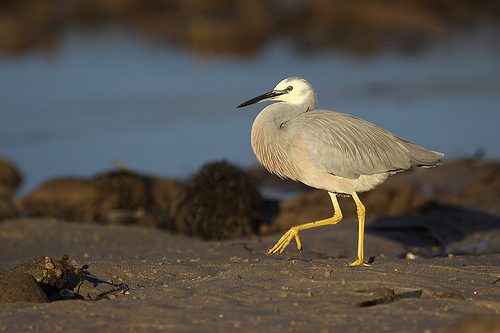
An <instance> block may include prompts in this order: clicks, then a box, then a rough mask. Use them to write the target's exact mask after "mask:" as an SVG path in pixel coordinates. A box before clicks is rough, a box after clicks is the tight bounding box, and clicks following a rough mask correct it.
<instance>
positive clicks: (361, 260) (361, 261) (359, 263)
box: [349, 258, 370, 267]
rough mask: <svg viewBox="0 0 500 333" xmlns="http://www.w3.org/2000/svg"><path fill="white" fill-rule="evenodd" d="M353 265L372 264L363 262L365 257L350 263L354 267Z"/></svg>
mask: <svg viewBox="0 0 500 333" xmlns="http://www.w3.org/2000/svg"><path fill="white" fill-rule="evenodd" d="M352 266H370V264H366V263H364V262H363V259H361V258H358V259H356V261H355V262H353V263H350V264H349V267H352Z"/></svg>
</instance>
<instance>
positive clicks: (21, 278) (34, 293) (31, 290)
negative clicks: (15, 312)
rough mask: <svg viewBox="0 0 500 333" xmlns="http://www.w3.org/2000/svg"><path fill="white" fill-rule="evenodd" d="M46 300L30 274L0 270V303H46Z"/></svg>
mask: <svg viewBox="0 0 500 333" xmlns="http://www.w3.org/2000/svg"><path fill="white" fill-rule="evenodd" d="M48 301H49V299H48V298H47V296H46V295H45V293H44V292H43V290H42V289H41V288H40V286H39V285H38V283H36V281H35V279H34V278H33V277H32V276H31V275H30V274H27V273H22V272H5V271H0V304H4V303H13V302H34V303H47V302H48Z"/></svg>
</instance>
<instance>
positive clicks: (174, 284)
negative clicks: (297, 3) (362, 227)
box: [0, 219, 500, 332]
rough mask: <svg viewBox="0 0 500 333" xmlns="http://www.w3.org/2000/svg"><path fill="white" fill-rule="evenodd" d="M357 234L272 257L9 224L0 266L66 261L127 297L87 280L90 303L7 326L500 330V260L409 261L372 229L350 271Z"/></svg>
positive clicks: (242, 244) (337, 230) (119, 230)
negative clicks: (362, 260) (365, 262)
mask: <svg viewBox="0 0 500 333" xmlns="http://www.w3.org/2000/svg"><path fill="white" fill-rule="evenodd" d="M370 222H371V221H369V223H370ZM356 229H357V223H356V221H355V220H354V219H346V220H345V221H343V222H341V223H340V224H338V225H337V226H335V227H325V228H318V229H312V230H309V231H308V232H303V233H302V235H301V236H302V237H301V240H302V242H303V244H304V252H303V253H302V254H299V253H298V252H297V249H296V248H295V244H294V243H293V244H291V246H289V247H288V248H287V249H286V251H285V252H284V253H283V254H282V255H281V256H271V255H267V254H266V250H267V249H268V248H269V247H270V246H271V245H273V244H274V242H275V241H276V240H277V237H278V236H279V235H269V236H265V237H254V238H252V239H241V240H233V241H222V242H217V241H202V240H199V239H196V238H188V237H185V236H182V235H173V234H170V233H168V232H164V231H158V230H155V229H149V228H141V227H133V226H118V225H117V226H113V225H112V226H102V225H96V224H80V223H70V222H65V221H59V220H51V219H13V220H8V221H5V222H3V223H0V237H1V239H2V241H1V242H0V253H2V256H1V261H0V267H1V268H3V269H10V268H11V267H13V266H16V265H18V264H20V263H22V262H24V261H26V260H27V259H30V258H33V257H39V256H50V257H51V258H57V259H59V258H60V257H61V256H62V255H63V254H68V256H69V257H70V260H69V261H70V262H71V263H72V264H73V265H74V266H75V267H84V268H85V270H86V272H87V273H89V274H91V275H93V276H97V277H99V278H102V279H106V280H110V281H112V282H114V283H116V284H119V283H125V284H126V285H127V286H128V287H129V290H128V291H126V292H124V291H117V292H111V293H109V294H107V295H106V297H104V298H103V299H101V300H98V301H94V300H91V299H94V298H96V296H98V295H99V294H100V293H103V292H109V291H113V290H114V289H116V287H114V286H111V285H108V284H105V283H92V282H91V281H83V282H82V283H81V284H80V285H79V286H78V287H76V288H74V291H75V292H77V293H78V295H81V296H82V297H83V298H84V299H83V300H65V301H56V302H52V303H46V304H36V303H9V304H3V305H0V331H1V330H4V331H5V330H8V331H39V330H51V331H62V330H64V331H68V330H69V331H89V330H92V331H98V332H110V331H113V332H119V331H134V332H135V331H158V330H166V331H191V332H201V331H222V332H234V331H236V330H238V331H244V332H252V331H259V332H262V331H264V330H267V331H309V332H313V331H314V332H322V331H324V332H332V331H350V332H356V331H396V332H398V331H399V332H401V331H405V332H437V331H439V330H441V329H445V328H447V327H448V328H449V329H451V330H454V331H458V330H457V329H456V328H454V327H450V325H453V324H454V323H456V322H458V321H460V320H465V322H460V327H462V328H463V329H466V327H467V326H466V325H476V324H477V325H483V326H484V325H494V326H495V327H496V329H497V330H499V329H500V319H499V318H500V317H498V314H499V313H500V288H499V285H500V268H499V266H500V254H498V253H492V254H482V255H450V256H448V257H435V258H427V259H424V258H418V259H414V260H410V259H403V258H401V254H402V253H404V252H405V247H404V245H402V244H401V243H400V242H397V241H393V240H390V239H387V238H384V237H380V236H377V235H375V234H373V233H367V236H366V249H365V251H366V255H367V257H374V258H371V259H372V261H373V262H372V264H371V265H370V266H368V267H348V266H347V264H348V263H349V262H351V261H352V260H353V259H354V258H355V252H356V237H357V230H356ZM487 233H490V236H492V235H491V231H487ZM497 233H498V231H497ZM400 295H402V296H403V297H402V296H400ZM404 296H408V297H404ZM400 297H402V298H400ZM398 298H399V299H398ZM372 300H378V301H375V302H372V303H375V305H371V303H370V302H369V301H372ZM363 302H365V303H364V305H367V306H361V305H363ZM377 303H381V304H377ZM370 305H371V306H370ZM471 316H472V318H470V317H471ZM474 331H477V328H474ZM487 331H488V332H489V331H491V330H490V329H489V328H488V329H487V330H486V331H485V332H487Z"/></svg>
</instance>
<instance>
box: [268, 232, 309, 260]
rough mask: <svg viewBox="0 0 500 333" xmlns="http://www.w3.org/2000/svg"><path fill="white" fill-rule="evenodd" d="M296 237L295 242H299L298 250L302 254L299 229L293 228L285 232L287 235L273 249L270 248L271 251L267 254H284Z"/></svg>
mask: <svg viewBox="0 0 500 333" xmlns="http://www.w3.org/2000/svg"><path fill="white" fill-rule="evenodd" d="M294 237H295V242H297V248H298V249H299V252H302V244H301V243H300V239H299V230H298V229H297V227H291V228H290V230H288V231H287V232H285V234H284V235H283V236H281V238H280V240H279V241H278V242H277V243H276V244H275V245H274V246H273V247H272V248H270V249H269V251H267V253H269V254H273V253H277V254H280V253H282V252H283V250H284V249H285V247H287V246H288V244H290V241H291V240H292V238H294Z"/></svg>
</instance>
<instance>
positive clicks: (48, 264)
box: [11, 255, 79, 297]
mask: <svg viewBox="0 0 500 333" xmlns="http://www.w3.org/2000/svg"><path fill="white" fill-rule="evenodd" d="M67 260H68V257H67V256H66V255H64V256H63V257H62V258H61V259H60V260H52V259H50V258H49V257H38V258H34V259H31V260H30V261H27V262H25V263H24V264H21V265H19V266H17V267H14V268H13V269H12V270H11V272H17V273H25V274H29V275H31V276H32V277H33V278H34V279H35V281H36V282H37V283H38V285H39V286H40V288H41V289H42V290H43V292H44V293H45V294H46V295H47V296H48V297H50V296H51V295H52V294H55V293H58V292H59V291H60V290H61V289H63V287H64V282H65V281H66V273H67V272H71V273H73V274H75V275H79V272H78V271H77V270H76V269H75V268H74V267H73V266H72V265H71V264H68V263H67Z"/></svg>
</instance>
